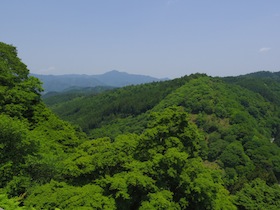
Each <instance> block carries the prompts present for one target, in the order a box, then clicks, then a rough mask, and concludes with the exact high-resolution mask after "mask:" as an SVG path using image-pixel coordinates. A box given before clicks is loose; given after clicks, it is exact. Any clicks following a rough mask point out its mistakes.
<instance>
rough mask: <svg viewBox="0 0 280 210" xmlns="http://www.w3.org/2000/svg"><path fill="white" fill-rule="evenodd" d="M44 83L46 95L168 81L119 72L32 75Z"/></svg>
mask: <svg viewBox="0 0 280 210" xmlns="http://www.w3.org/2000/svg"><path fill="white" fill-rule="evenodd" d="M31 75H32V76H35V77H37V78H39V79H40V80H41V81H42V82H43V88H44V91H45V93H47V92H51V91H55V92H61V91H64V90H65V89H68V88H71V87H96V86H111V87H124V86H127V85H137V84H143V83H150V82H157V81H161V80H167V78H164V79H159V78H155V77H151V76H147V75H140V74H130V73H127V72H121V71H118V70H112V71H108V72H105V73H104V74H97V75H87V74H63V75H42V74H31Z"/></svg>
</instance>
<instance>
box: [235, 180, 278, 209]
mask: <svg viewBox="0 0 280 210" xmlns="http://www.w3.org/2000/svg"><path fill="white" fill-rule="evenodd" d="M236 204H237V206H238V208H239V209H271V210H277V209H279V208H280V187H279V185H273V186H268V185H266V183H265V181H263V180H261V179H256V180H254V181H252V182H251V183H247V184H245V186H244V188H243V189H242V190H240V191H239V192H238V193H237V194H236Z"/></svg>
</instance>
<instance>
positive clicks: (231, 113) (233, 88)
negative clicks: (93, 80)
mask: <svg viewBox="0 0 280 210" xmlns="http://www.w3.org/2000/svg"><path fill="white" fill-rule="evenodd" d="M0 72H1V74H0V208H2V209H5V210H13V209H15V210H41V209H46V210H48V209H50V210H64V209H65V210H68V209H69V210H71V209H81V210H90V209H100V210H103V209H108V210H114V209H119V210H126V209H131V210H136V209H140V210H153V209H158V210H160V209H161V210H162V209H169V210H173V209H174V210H176V209H178V210H179V209H194V210H202V209H215V210H216V209H217V210H222V209H223V210H224V209H230V210H231V209H233V210H234V209H236V210H237V209H240V210H246V209H252V210H254V209H260V210H262V209H266V210H268V209H269V210H274V209H275V210H278V209H280V186H279V181H280V72H275V73H272V72H266V71H263V72H256V73H252V74H248V75H243V76H237V77H224V78H222V77H210V76H207V75H205V74H192V75H188V76H184V77H181V78H177V79H173V80H167V81H160V82H152V83H148V84H141V85H131V86H126V87H123V88H113V89H112V88H108V87H107V88H106V87H97V88H94V89H87V90H85V91H83V90H82V89H81V90H79V91H71V90H70V91H68V92H62V93H55V94H51V93H50V94H46V95H44V96H43V95H42V93H43V89H42V83H41V82H40V80H39V79H37V78H35V77H33V76H31V75H30V74H29V70H28V68H27V66H26V65H25V64H24V63H23V62H22V61H21V60H20V58H19V57H18V55H17V50H16V47H14V46H12V45H8V44H5V43H2V42H0Z"/></svg>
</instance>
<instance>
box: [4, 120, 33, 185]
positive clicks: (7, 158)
mask: <svg viewBox="0 0 280 210" xmlns="http://www.w3.org/2000/svg"><path fill="white" fill-rule="evenodd" d="M37 148H38V147H37V144H36V141H34V139H32V138H31V137H30V132H29V130H28V126H27V125H26V124H25V123H23V122H21V121H19V120H16V119H13V118H11V117H9V116H6V115H0V160H1V162H0V187H4V186H5V184H6V183H7V182H9V181H10V180H11V179H12V178H13V176H15V175H18V174H19V171H21V170H22V169H23V168H24V164H25V161H26V158H27V156H28V155H29V154H32V153H34V152H36V151H37Z"/></svg>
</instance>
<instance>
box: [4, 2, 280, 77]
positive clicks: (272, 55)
mask: <svg viewBox="0 0 280 210" xmlns="http://www.w3.org/2000/svg"><path fill="white" fill-rule="evenodd" d="M0 8H1V12H0V41H2V42H6V43H8V44H13V45H14V46H16V47H17V49H18V53H19V56H20V58H21V59H22V61H23V62H24V63H25V64H27V66H28V68H29V69H30V71H31V72H32V73H39V74H70V73H71V74H72V73H76V74H101V73H104V72H107V71H110V70H113V69H116V70H119V71H125V72H128V73H133V74H144V75H150V76H155V77H158V78H162V77H169V78H175V77H180V76H183V75H186V74H187V75H189V74H191V73H196V72H201V73H206V74H208V75H211V76H228V75H239V74H245V73H249V72H254V71H260V70H270V71H280V0H0Z"/></svg>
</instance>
